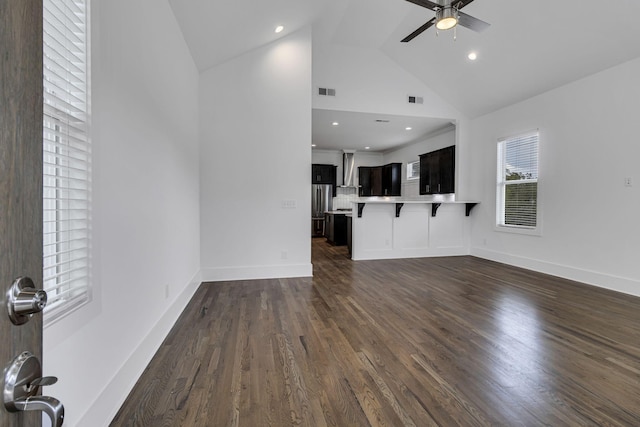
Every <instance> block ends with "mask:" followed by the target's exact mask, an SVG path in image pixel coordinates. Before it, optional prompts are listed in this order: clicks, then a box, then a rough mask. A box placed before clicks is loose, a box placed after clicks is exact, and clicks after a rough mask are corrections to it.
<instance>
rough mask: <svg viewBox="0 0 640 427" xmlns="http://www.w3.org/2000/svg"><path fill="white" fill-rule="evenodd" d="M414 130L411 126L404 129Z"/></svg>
mask: <svg viewBox="0 0 640 427" xmlns="http://www.w3.org/2000/svg"><path fill="white" fill-rule="evenodd" d="M411 129H413V128H412V127H411V126H407V127H406V128H404V130H411Z"/></svg>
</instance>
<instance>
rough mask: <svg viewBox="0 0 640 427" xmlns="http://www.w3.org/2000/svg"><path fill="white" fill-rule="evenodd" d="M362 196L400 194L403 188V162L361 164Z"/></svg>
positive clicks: (359, 174) (359, 173)
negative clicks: (373, 164) (376, 164)
mask: <svg viewBox="0 0 640 427" xmlns="http://www.w3.org/2000/svg"><path fill="white" fill-rule="evenodd" d="M358 180H359V184H360V191H359V195H360V197H372V196H400V195H401V194H400V193H401V188H402V185H401V184H402V163H389V164H388V165H384V166H360V167H359V168H358Z"/></svg>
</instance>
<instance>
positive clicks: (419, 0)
mask: <svg viewBox="0 0 640 427" xmlns="http://www.w3.org/2000/svg"><path fill="white" fill-rule="evenodd" d="M407 1H408V2H409V3H413V4H417V5H418V6H422V7H426V8H427V9H431V10H436V9H442V6H441V5H439V4H437V3H434V2H431V1H428V0H407ZM471 1H473V0H471Z"/></svg>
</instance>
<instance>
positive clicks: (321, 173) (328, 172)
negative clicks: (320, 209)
mask: <svg viewBox="0 0 640 427" xmlns="http://www.w3.org/2000/svg"><path fill="white" fill-rule="evenodd" d="M337 169H338V167H337V166H334V165H319V164H313V165H311V183H312V184H336V171H337Z"/></svg>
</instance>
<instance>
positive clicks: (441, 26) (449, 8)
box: [401, 0, 491, 43]
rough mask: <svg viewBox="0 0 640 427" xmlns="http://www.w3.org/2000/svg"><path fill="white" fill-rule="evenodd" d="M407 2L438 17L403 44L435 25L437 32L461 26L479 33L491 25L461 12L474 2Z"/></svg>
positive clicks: (452, 0) (456, 0) (428, 22)
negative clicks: (428, 10) (431, 11)
mask: <svg viewBox="0 0 640 427" xmlns="http://www.w3.org/2000/svg"><path fill="white" fill-rule="evenodd" d="M407 1H408V2H409V3H413V4H417V5H418V6H422V7H425V8H427V9H431V10H433V11H434V12H435V13H436V16H435V17H433V18H431V19H430V20H429V21H427V22H426V23H425V24H424V25H422V26H421V27H420V28H418V29H417V30H415V31H414V32H413V33H411V34H409V35H408V36H407V37H405V38H404V39H402V40H401V41H402V42H403V43H407V42H410V41H411V40H413V39H414V38H416V37H417V36H419V35H420V34H422V33H423V32H424V31H425V30H426V29H427V28H429V27H431V26H432V25H434V24H435V26H436V29H437V30H449V29H451V28H454V27H455V26H456V25H458V24H460V25H462V26H463V27H466V28H469V29H470V30H473V31H475V32H478V33H479V32H481V31H484V30H486V29H487V28H489V26H490V25H491V24H489V23H487V22H484V21H482V20H480V19H478V18H474V17H473V16H471V15H467V14H466V13H464V12H460V9H462V8H463V7H465V6H466V5H468V4H469V3H471V2H472V1H473V0H440V1H441V2H442V3H443V4H438V3H434V2H431V1H428V0H407Z"/></svg>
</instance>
